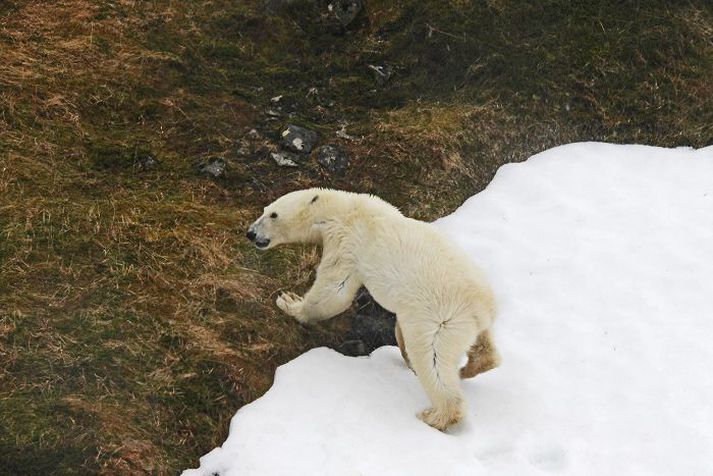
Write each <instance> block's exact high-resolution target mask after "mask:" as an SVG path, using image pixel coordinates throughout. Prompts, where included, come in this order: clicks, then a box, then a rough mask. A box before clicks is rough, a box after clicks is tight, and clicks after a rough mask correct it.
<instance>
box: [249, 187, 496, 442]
mask: <svg viewBox="0 0 713 476" xmlns="http://www.w3.org/2000/svg"><path fill="white" fill-rule="evenodd" d="M247 237H248V239H250V240H251V241H252V242H253V243H254V244H255V246H256V247H257V248H259V249H261V250H267V249H270V248H272V247H274V246H277V245H280V244H284V243H297V242H299V243H319V244H321V245H322V260H321V262H320V264H319V266H318V267H317V276H316V279H315V281H314V283H313V285H312V287H311V289H310V290H309V291H308V292H307V293H306V294H305V295H304V296H302V297H300V296H298V295H296V294H294V293H292V292H287V293H283V294H281V295H280V296H279V297H278V298H277V301H276V304H277V306H278V307H279V308H280V309H282V310H283V311H284V312H285V313H287V314H288V315H290V316H293V317H294V318H296V319H297V320H298V321H300V322H302V323H314V322H317V321H322V320H325V319H329V318H330V317H333V316H336V315H337V314H339V313H341V312H343V311H345V310H346V309H347V308H348V307H349V306H350V305H351V303H352V300H353V299H354V296H355V295H356V293H357V291H358V290H359V288H360V287H361V286H364V287H366V289H367V290H368V291H369V292H370V293H371V295H372V296H373V297H374V299H375V300H376V301H377V302H378V303H379V304H380V305H381V306H383V307H384V308H386V309H388V310H390V311H392V312H393V313H395V314H396V319H397V328H396V334H397V337H398V342H399V347H400V348H401V351H402V354H403V356H404V359H406V361H407V363H409V365H410V366H411V368H412V369H413V370H414V372H415V373H416V375H417V376H418V378H419V380H420V382H421V384H422V386H423V388H424V389H425V391H426V393H427V394H428V397H429V398H430V400H431V403H432V406H431V408H428V409H426V410H424V411H422V412H421V413H420V414H419V418H421V419H422V420H423V421H424V422H426V423H427V424H429V425H431V426H432V427H434V428H437V429H439V430H442V431H443V430H445V429H446V428H448V427H449V426H450V425H452V424H455V423H458V422H459V421H461V419H462V418H463V416H464V412H465V402H464V398H463V392H462V390H461V387H460V381H459V377H462V378H465V377H472V376H474V375H476V374H477V373H480V372H484V371H486V370H489V369H491V368H494V367H495V366H497V364H498V362H499V357H498V354H497V351H496V350H495V347H494V345H493V343H492V340H491V336H490V332H489V329H490V326H491V325H492V324H493V320H494V319H495V299H494V296H493V292H492V290H491V288H490V286H489V285H488V283H487V281H486V279H485V277H484V276H483V274H482V273H481V272H480V271H479V270H478V268H476V267H475V266H474V264H473V263H471V260H470V259H469V257H468V256H467V255H465V253H464V252H463V251H461V250H460V249H458V248H457V247H456V246H455V245H454V244H453V243H452V241H451V240H449V239H448V238H447V237H445V236H443V234H442V233H441V232H440V231H439V230H438V229H436V227H434V226H433V225H432V224H430V223H425V222H421V221H418V220H414V219H411V218H407V217H405V216H404V215H402V214H401V212H400V211H399V210H398V209H397V208H396V207H394V206H393V205H391V204H389V203H388V202H386V201H384V200H382V199H380V198H378V197H376V196H374V195H368V194H359V193H351V192H344V191H340V190H330V189H322V188H312V189H307V190H300V191H296V192H292V193H288V194H286V195H284V196H282V197H281V198H279V199H277V200H276V201H275V202H273V203H271V204H270V205H268V206H267V207H265V209H264V213H263V214H262V216H261V217H260V218H259V219H258V220H257V221H255V223H253V224H252V225H251V226H250V228H249V230H248V232H247ZM466 353H467V354H468V363H467V364H466V366H465V367H464V368H462V369H460V370H459V363H460V360H461V359H462V357H463V355H464V354H466Z"/></svg>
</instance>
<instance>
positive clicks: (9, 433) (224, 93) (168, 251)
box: [0, 0, 713, 475]
mask: <svg viewBox="0 0 713 476" xmlns="http://www.w3.org/2000/svg"><path fill="white" fill-rule="evenodd" d="M279 3H280V2H276V1H273V2H270V4H271V7H270V8H267V7H266V4H265V3H264V2H262V1H228V0H203V1H198V0H196V1H182V2H175V1H170V0H155V1H150V2H149V1H140V0H116V1H113V2H104V1H98V0H57V1H39V0H6V1H4V2H0V473H6V474H13V475H21V474H88V473H89V474H91V473H102V474H142V473H148V474H175V473H176V472H177V471H178V470H179V469H181V468H184V467H187V466H190V465H194V464H195V463H196V461H197V458H198V457H199V456H200V455H202V454H203V453H205V452H206V451H208V450H210V449H211V448H212V447H214V446H216V445H218V444H220V443H221V442H222V441H223V440H224V439H225V437H226V435H227V430H228V421H229V419H230V417H231V416H232V414H233V413H234V412H235V411H236V410H237V409H238V408H239V407H240V406H241V405H243V404H245V403H248V402H250V401H251V400H253V399H255V398H257V397H259V396H260V395H261V394H262V393H264V392H265V391H266V390H267V389H268V388H269V386H270V384H271V382H272V377H273V373H274V369H275V368H276V366H278V365H280V364H283V363H285V362H286V361H288V360H290V359H292V358H294V357H295V356H297V355H299V354H300V353H302V352H304V351H305V350H307V349H309V348H311V347H315V346H320V345H331V346H337V345H339V343H340V342H341V340H342V339H343V336H344V333H345V331H346V329H347V328H348V326H349V313H347V315H345V316H342V317H340V318H337V319H335V320H333V321H330V322H328V323H325V324H324V325H322V326H319V327H316V328H306V327H303V326H300V325H297V324H296V323H294V322H293V321H291V320H290V319H288V318H286V317H285V316H283V315H281V314H279V313H278V312H277V310H276V308H275V306H274V303H273V302H274V298H275V296H276V294H277V293H278V292H279V291H280V290H282V289H295V290H297V291H302V290H304V289H305V288H306V287H307V286H308V285H309V281H310V279H311V277H312V276H311V273H312V271H311V270H312V268H313V266H314V265H315V263H316V262H317V261H318V252H317V251H318V250H315V249H312V248H300V247H295V248H289V249H287V248H285V249H281V250H276V251H274V252H271V253H269V254H258V253H257V252H255V251H254V250H253V249H252V248H251V247H250V246H249V244H248V243H246V240H244V238H243V232H244V230H245V228H246V226H247V224H249V223H250V222H251V221H252V220H253V219H254V218H255V217H256V216H257V215H258V214H259V213H260V210H261V208H262V206H264V205H265V204H266V203H268V202H270V201H271V200H272V199H274V198H276V197H277V196H279V195H281V194H283V193H284V192H286V191H289V190H294V189H297V188H301V187H307V186H316V185H319V186H331V187H339V188H344V189H348V190H356V191H364V192H372V193H376V194H379V195H380V196H382V197H384V198H386V199H388V200H390V201H392V202H393V203H394V204H396V205H398V206H400V207H401V208H402V209H403V210H404V212H406V213H408V214H410V215H411V216H415V217H418V218H423V219H433V218H435V217H438V216H441V215H443V214H446V213H449V212H450V211H452V210H453V209H454V208H455V207H456V206H457V205H458V204H460V203H461V202H462V201H463V200H464V199H465V198H467V197H468V196H470V195H472V194H474V193H476V192H477V191H479V190H481V189H482V188H483V187H484V186H485V185H486V184H487V183H488V181H489V180H490V178H491V177H492V175H493V174H494V172H495V170H496V169H497V167H498V166H499V165H501V164H503V163H505V162H509V161H517V160H523V159H525V158H526V157H528V156H529V155H531V154H533V153H535V152H538V151H541V150H543V149H546V148H549V147H552V146H555V145H559V144H563V143H568V142H573V141H582V140H605V141H610V142H620V143H629V142H636V143H644V144H652V145H660V146H681V145H686V146H694V147H700V146H704V145H710V144H711V143H713V81H711V78H713V7H711V4H710V2H705V1H698V2H697V1H689V2H669V1H663V0H661V1H657V0H652V1H649V2H638V1H610V2H606V1H594V2H570V1H564V0H544V1H514V0H512V1H510V0H483V1H464V0H450V1H430V0H410V1H407V0H403V1H381V0H370V1H368V2H367V6H366V10H365V11H364V12H362V13H361V14H360V16H359V17H358V18H357V19H356V20H355V21H354V22H353V23H352V24H351V25H349V26H348V27H347V28H346V30H344V31H341V30H340V29H338V28H335V27H334V24H333V22H331V21H330V19H329V18H328V15H327V14H326V12H327V10H326V5H325V3H322V2H319V1H306V0H298V1H292V2H284V3H285V6H283V7H279V6H276V5H279ZM370 65H373V66H388V67H389V68H391V69H392V70H393V75H392V77H391V78H390V79H389V80H388V81H386V82H385V83H384V84H380V83H379V82H378V81H376V80H375V78H374V75H373V70H372V69H371V68H370V67H369V66H370ZM276 96H282V98H281V99H280V101H278V102H273V101H271V98H273V97H276ZM268 110H272V113H269V112H268ZM288 122H290V123H295V124H298V125H303V126H307V127H310V128H312V129H314V130H316V131H318V132H319V133H320V136H321V139H320V143H327V142H331V143H340V144H342V145H343V146H344V147H345V148H346V149H347V150H348V151H349V153H350V155H351V157H352V161H351V164H350V167H349V169H348V172H347V174H346V175H345V176H344V177H335V176H331V175H330V174H329V173H327V172H326V171H324V170H323V169H321V168H320V166H319V165H318V164H317V163H316V161H315V159H314V157H312V158H311V159H310V160H308V161H307V162H305V163H304V164H303V165H301V166H300V167H299V168H296V169H283V168H280V167H278V166H277V165H276V164H275V163H274V162H273V161H272V160H271V159H270V157H269V152H270V151H271V150H274V148H275V145H276V143H277V140H278V136H279V132H280V130H281V128H282V127H284V125H285V124H286V123H288ZM252 129H255V132H250V131H251V130H252ZM340 130H342V131H344V132H346V134H347V135H348V136H349V138H345V137H344V136H343V135H342V137H339V136H337V134H336V132H337V131H340ZM213 157H221V158H223V159H224V160H225V161H226V163H227V164H228V170H227V173H226V175H225V176H224V177H222V178H219V179H212V178H208V177H204V176H201V175H200V174H198V173H197V164H199V163H200V162H201V161H204V160H208V159H210V158H213ZM149 158H151V159H155V160H157V161H158V163H157V164H156V165H153V166H151V165H150V164H149V162H150V159H149Z"/></svg>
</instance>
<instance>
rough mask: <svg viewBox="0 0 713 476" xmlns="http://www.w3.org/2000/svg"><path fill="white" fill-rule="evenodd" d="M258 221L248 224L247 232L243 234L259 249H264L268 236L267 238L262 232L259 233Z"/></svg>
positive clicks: (268, 239)
mask: <svg viewBox="0 0 713 476" xmlns="http://www.w3.org/2000/svg"><path fill="white" fill-rule="evenodd" d="M259 223H260V220H258V221H256V222H255V223H253V224H252V225H250V228H248V232H247V233H246V234H245V236H246V237H247V239H248V240H250V241H252V242H253V243H254V244H255V247H257V248H259V249H264V248H267V247H268V245H269V244H270V238H267V237H265V236H263V235H262V233H260V231H259V226H258V225H259ZM256 230H257V231H256Z"/></svg>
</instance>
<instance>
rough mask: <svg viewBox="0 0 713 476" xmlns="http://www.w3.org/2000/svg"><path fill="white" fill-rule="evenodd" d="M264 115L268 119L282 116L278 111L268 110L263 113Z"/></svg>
mask: <svg viewBox="0 0 713 476" xmlns="http://www.w3.org/2000/svg"><path fill="white" fill-rule="evenodd" d="M265 114H267V115H268V116H270V117H280V116H282V113H281V112H279V111H275V110H274V109H268V110H266V111H265Z"/></svg>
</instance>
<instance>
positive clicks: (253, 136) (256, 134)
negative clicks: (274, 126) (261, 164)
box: [248, 129, 260, 139]
mask: <svg viewBox="0 0 713 476" xmlns="http://www.w3.org/2000/svg"><path fill="white" fill-rule="evenodd" d="M248 137H250V138H251V139H259V138H260V133H259V132H258V131H257V129H250V131H248Z"/></svg>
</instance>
